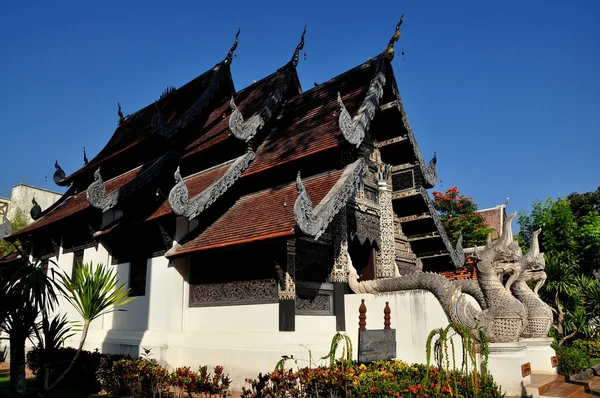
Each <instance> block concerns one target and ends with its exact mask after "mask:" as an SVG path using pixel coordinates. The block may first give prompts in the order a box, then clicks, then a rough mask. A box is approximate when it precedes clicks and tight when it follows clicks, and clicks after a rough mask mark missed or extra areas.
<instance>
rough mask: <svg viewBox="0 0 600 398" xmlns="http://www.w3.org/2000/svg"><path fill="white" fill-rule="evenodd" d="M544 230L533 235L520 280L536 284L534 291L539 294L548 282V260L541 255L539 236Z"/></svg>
mask: <svg viewBox="0 0 600 398" xmlns="http://www.w3.org/2000/svg"><path fill="white" fill-rule="evenodd" d="M541 232H542V229H541V228H540V229H538V230H537V231H534V232H533V234H532V235H531V246H530V247H529V250H528V251H527V253H525V255H524V256H523V258H522V259H521V268H522V269H523V273H522V275H521V277H520V278H519V279H520V280H523V281H525V282H536V281H537V284H536V285H535V288H534V289H533V291H534V292H535V294H537V292H538V290H539V289H540V288H541V287H542V286H543V285H544V283H545V282H546V260H545V259H544V253H540V243H539V240H538V238H539V235H540V233H541Z"/></svg>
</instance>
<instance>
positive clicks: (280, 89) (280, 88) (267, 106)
mask: <svg viewBox="0 0 600 398" xmlns="http://www.w3.org/2000/svg"><path fill="white" fill-rule="evenodd" d="M305 34H306V26H305V27H304V31H303V32H302V37H301V38H300V43H299V44H298V45H297V46H296V50H295V51H294V55H293V56H292V59H291V61H290V62H289V63H288V64H287V65H285V66H284V67H283V68H281V69H280V70H279V72H278V76H277V77H276V79H277V82H276V83H275V87H274V89H273V90H272V91H271V93H270V94H269V96H268V97H267V99H266V100H265V102H264V104H263V106H262V108H260V110H258V111H257V112H256V113H254V115H252V116H251V117H250V118H249V119H248V120H245V119H244V115H242V112H241V111H240V110H239V108H238V107H237V105H236V103H235V100H234V99H233V97H231V100H230V101H229V106H230V107H231V110H232V113H231V116H230V117H229V129H230V130H231V133H232V134H233V136H234V137H235V138H237V139H238V140H241V141H245V142H248V141H250V140H251V139H252V138H253V137H254V136H255V135H256V133H257V132H258V131H259V130H260V129H262V128H263V127H264V126H265V124H266V123H267V122H268V121H269V120H270V119H271V118H272V117H273V116H274V115H275V113H276V112H277V110H278V109H279V106H280V105H281V103H282V101H283V96H284V94H285V92H286V90H287V88H288V86H289V85H290V82H292V80H294V77H295V76H294V74H295V73H296V66H298V60H299V57H300V50H302V49H303V48H304V35H305Z"/></svg>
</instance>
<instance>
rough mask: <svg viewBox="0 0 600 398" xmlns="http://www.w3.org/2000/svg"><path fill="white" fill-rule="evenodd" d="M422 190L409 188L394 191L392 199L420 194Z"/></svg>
mask: <svg viewBox="0 0 600 398" xmlns="http://www.w3.org/2000/svg"><path fill="white" fill-rule="evenodd" d="M420 194H421V191H419V190H416V189H414V188H413V189H407V190H406V191H399V192H392V200H394V199H403V198H408V197H409V196H417V195H420Z"/></svg>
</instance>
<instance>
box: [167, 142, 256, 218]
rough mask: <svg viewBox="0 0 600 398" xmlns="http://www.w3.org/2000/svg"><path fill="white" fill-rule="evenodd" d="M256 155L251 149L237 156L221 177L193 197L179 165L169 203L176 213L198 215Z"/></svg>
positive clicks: (233, 180) (231, 183) (193, 216)
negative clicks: (190, 195) (190, 196)
mask: <svg viewBox="0 0 600 398" xmlns="http://www.w3.org/2000/svg"><path fill="white" fill-rule="evenodd" d="M254 157H255V153H254V152H253V151H252V150H250V149H249V150H248V151H247V152H246V153H245V154H244V155H242V156H240V157H239V158H237V159H236V160H235V162H233V163H232V165H231V166H229V168H228V169H227V171H226V172H225V174H223V176H222V177H221V178H219V179H218V180H217V181H216V182H214V183H213V184H212V185H211V186H209V187H208V188H206V189H205V190H204V191H202V192H201V193H199V194H198V195H196V196H194V197H193V198H192V199H190V198H189V193H188V188H187V185H186V184H185V181H184V180H183V178H182V177H181V173H180V171H179V167H178V168H177V171H175V181H176V184H175V186H174V187H173V188H172V189H171V192H169V204H170V205H171V209H173V212H174V213H175V214H177V215H179V216H184V217H187V218H188V219H192V218H195V217H197V216H198V215H199V214H200V213H202V212H203V211H204V210H205V209H206V208H208V207H209V206H210V205H211V204H213V203H214V202H215V201H216V200H217V199H218V198H219V197H220V196H221V195H223V194H224V193H225V192H226V191H227V190H228V189H229V187H231V186H232V185H233V183H234V182H235V181H236V180H237V179H238V178H240V176H241V175H242V173H243V172H244V171H245V170H246V169H247V168H248V166H249V165H250V163H251V162H252V161H253V160H254Z"/></svg>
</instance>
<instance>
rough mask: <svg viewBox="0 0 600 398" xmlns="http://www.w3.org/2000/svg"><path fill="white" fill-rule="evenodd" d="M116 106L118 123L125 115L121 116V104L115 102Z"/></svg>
mask: <svg viewBox="0 0 600 398" xmlns="http://www.w3.org/2000/svg"><path fill="white" fill-rule="evenodd" d="M117 108H118V110H117V115H119V124H121V123H122V122H123V120H124V119H125V116H123V112H122V111H121V104H120V103H119V102H117Z"/></svg>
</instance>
